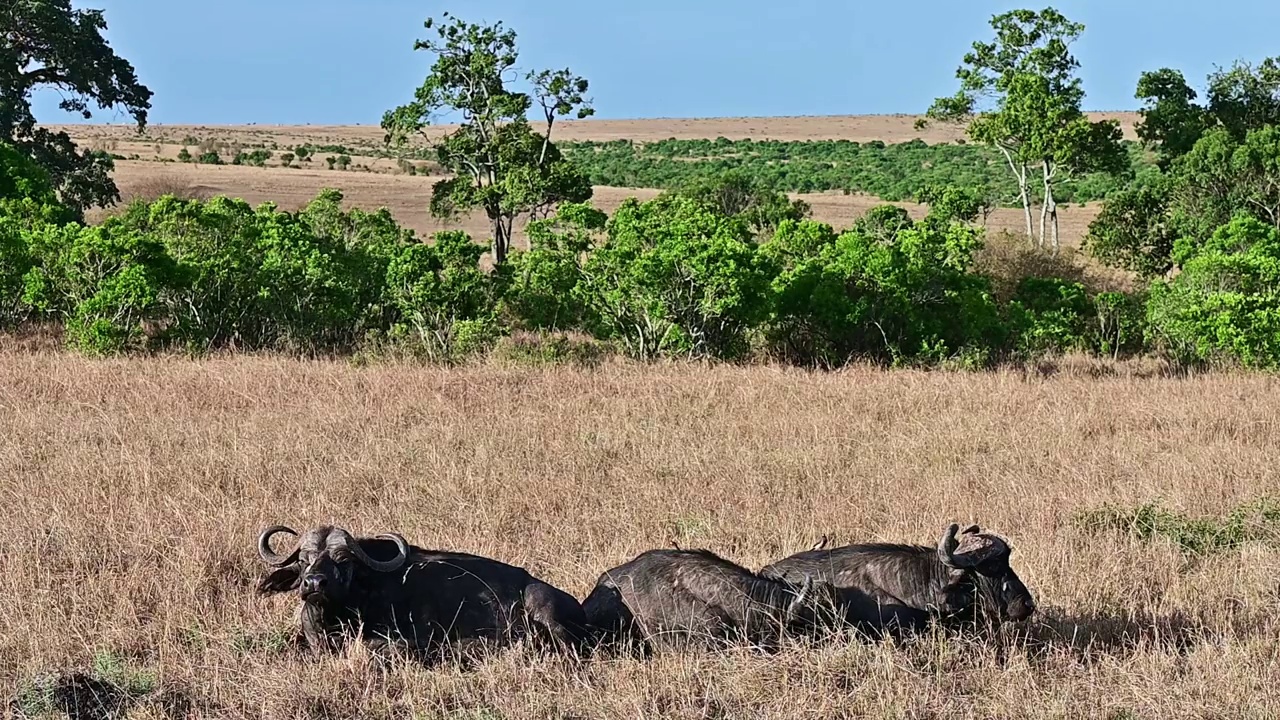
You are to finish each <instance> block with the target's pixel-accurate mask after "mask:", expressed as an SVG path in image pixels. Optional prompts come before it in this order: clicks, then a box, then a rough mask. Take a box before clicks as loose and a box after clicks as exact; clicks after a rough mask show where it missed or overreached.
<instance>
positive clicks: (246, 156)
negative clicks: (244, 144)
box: [231, 150, 271, 167]
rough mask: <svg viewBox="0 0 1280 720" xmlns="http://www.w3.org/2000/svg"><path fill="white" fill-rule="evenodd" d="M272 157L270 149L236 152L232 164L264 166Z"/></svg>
mask: <svg viewBox="0 0 1280 720" xmlns="http://www.w3.org/2000/svg"><path fill="white" fill-rule="evenodd" d="M270 159H271V151H270V150H254V151H253V152H247V153H246V152H240V153H236V157H235V159H234V160H232V161H231V164H232V165H253V166H254V167H263V166H264V165H266V164H267V161H268V160H270Z"/></svg>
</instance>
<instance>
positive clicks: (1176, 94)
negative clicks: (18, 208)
mask: <svg viewBox="0 0 1280 720" xmlns="http://www.w3.org/2000/svg"><path fill="white" fill-rule="evenodd" d="M1134 97H1135V98H1137V99H1139V100H1143V101H1145V102H1144V104H1143V107H1142V109H1141V110H1139V111H1138V115H1139V116H1140V117H1141V118H1142V119H1141V120H1140V121H1139V122H1138V123H1137V125H1136V126H1135V128H1134V130H1135V131H1136V132H1137V134H1138V137H1139V138H1140V139H1141V140H1142V141H1143V143H1145V144H1146V145H1147V147H1150V148H1153V149H1155V150H1156V151H1157V153H1158V154H1159V163H1158V164H1159V166H1160V169H1162V170H1167V169H1168V168H1169V165H1170V163H1172V162H1173V161H1174V160H1176V159H1177V158H1178V157H1180V156H1182V155H1184V154H1186V153H1187V152H1188V151H1189V150H1191V147H1192V146H1193V145H1195V144H1196V141H1197V140H1199V139H1200V136H1201V135H1203V134H1204V131H1205V130H1206V129H1207V128H1208V126H1209V123H1210V121H1211V117H1210V116H1209V114H1208V112H1207V111H1206V110H1205V109H1204V108H1202V107H1200V106H1199V105H1196V104H1195V99H1196V91H1195V90H1192V89H1191V87H1190V86H1189V85H1187V81H1186V78H1184V77H1183V76H1182V73H1181V72H1179V71H1177V70H1171V69H1169V68H1161V69H1159V70H1155V71H1152V72H1145V73H1143V74H1142V76H1141V77H1139V78H1138V90H1137V92H1135V93H1134Z"/></svg>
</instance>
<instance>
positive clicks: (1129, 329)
mask: <svg viewBox="0 0 1280 720" xmlns="http://www.w3.org/2000/svg"><path fill="white" fill-rule="evenodd" d="M1146 302H1147V299H1146V294H1145V293H1121V292H1103V293H1098V295H1097V296H1096V297H1094V299H1093V304H1094V320H1095V324H1094V329H1093V333H1092V340H1091V342H1090V349H1091V350H1093V351H1094V352H1096V353H1100V354H1102V355H1110V356H1111V357H1113V358H1119V357H1121V356H1129V355H1136V354H1138V353H1141V352H1143V351H1144V350H1145V349H1146V336H1147V317H1146Z"/></svg>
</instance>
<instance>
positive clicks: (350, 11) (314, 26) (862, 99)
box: [37, 0, 1280, 124]
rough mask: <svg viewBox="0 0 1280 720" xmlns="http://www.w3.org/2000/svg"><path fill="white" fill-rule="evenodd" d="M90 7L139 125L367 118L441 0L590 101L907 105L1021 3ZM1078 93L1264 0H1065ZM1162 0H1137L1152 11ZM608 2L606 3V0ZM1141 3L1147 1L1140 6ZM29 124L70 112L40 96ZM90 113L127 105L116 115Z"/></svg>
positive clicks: (408, 87)
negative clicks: (584, 84)
mask: <svg viewBox="0 0 1280 720" xmlns="http://www.w3.org/2000/svg"><path fill="white" fill-rule="evenodd" d="M75 5H76V7H99V8H103V9H104V10H105V11H106V17H107V23H108V25H109V26H110V30H109V32H108V39H109V40H110V41H111V43H112V45H113V47H115V48H116V49H117V51H118V52H120V53H121V54H122V55H124V56H125V57H126V58H128V59H129V60H130V61H131V62H132V63H133V64H134V66H135V67H136V68H137V70H138V75H139V77H140V78H141V79H142V81H143V82H144V83H146V84H147V85H148V86H149V87H150V88H151V89H152V90H153V91H154V92H155V98H154V100H153V105H154V107H153V110H152V115H151V121H152V122H156V123H211V124H214V123H247V122H256V123H264V124H267V123H284V124H303V123H310V124H352V123H361V124H376V123H377V122H378V121H379V119H380V118H381V116H382V112H383V111H384V110H386V109H388V108H390V107H393V106H395V105H397V104H400V103H402V102H404V101H406V100H407V99H408V98H410V97H411V94H412V91H413V89H414V88H415V87H417V86H418V85H419V84H420V83H421V81H422V78H423V76H424V75H425V73H426V70H427V68H428V66H429V64H430V55H429V54H428V53H425V52H417V53H415V52H413V51H412V46H413V41H414V39H415V38H417V37H422V36H424V35H425V34H426V33H427V32H428V31H426V30H424V29H423V27H422V21H423V20H424V19H426V17H427V16H429V15H438V14H439V13H440V12H441V11H444V10H449V11H451V12H453V13H454V14H456V15H459V16H461V17H462V18H464V19H467V20H472V21H496V20H502V21H503V22H505V23H506V24H507V25H508V26H510V27H512V28H513V29H515V30H516V31H517V32H518V33H519V35H520V47H521V65H522V67H526V68H544V67H564V66H568V67H570V68H572V69H573V70H574V71H576V72H578V73H579V74H581V75H584V76H586V77H587V78H588V79H589V80H590V81H591V84H592V92H591V94H592V95H593V97H594V99H595V105H596V109H597V116H598V117H603V118H642V117H708V116H747V115H843V114H863V113H914V112H921V111H923V110H924V109H926V108H927V107H928V105H929V103H930V101H931V100H932V99H933V98H934V97H936V96H938V95H943V94H949V93H950V92H953V91H954V90H955V80H954V71H955V69H956V66H957V65H958V64H959V61H960V58H961V56H962V55H963V54H964V52H965V51H966V50H967V49H968V47H969V46H970V44H971V43H972V42H973V41H974V40H978V39H983V40H985V39H987V38H988V37H989V36H990V28H989V27H988V25H987V23H988V21H989V19H990V17H991V15H992V14H994V13H997V12H1002V11H1004V10H1008V9H1012V8H1015V7H1032V8H1037V9H1038V8H1040V7H1042V5H1040V4H1036V3H1033V4H1027V3H1018V2H1012V3H1011V2H957V0H908V1H902V0H897V1H893V0H891V1H890V2H868V1H866V0H843V1H842V0H788V1H787V2H781V3H779V2H774V1H771V0H649V1H648V2H627V1H626V0H613V1H611V2H609V1H606V2H601V1H600V0H596V1H595V2H589V1H587V0H552V1H551V2H540V3H535V2H528V1H525V2H521V1H520V0H467V1H466V2H455V3H444V2H437V1H434V0H427V1H423V0H418V1H417V2H413V1H410V0H268V1H267V2H263V1H262V0H220V1H219V2H217V3H212V2H208V3H206V2H191V1H190V0H187V1H179V2H168V3H162V2H160V0H89V2H87V3H86V2H84V1H83V0H75ZM1054 7H1057V8H1058V9H1059V10H1061V11H1062V12H1063V13H1064V14H1066V15H1067V16H1068V17H1069V18H1071V19H1073V20H1076V21H1079V22H1083V23H1085V25H1086V30H1085V34H1084V37H1083V39H1082V40H1081V42H1080V43H1079V44H1078V45H1077V46H1076V47H1075V52H1076V55H1077V57H1078V58H1079V59H1080V61H1081V63H1082V65H1083V71H1082V73H1083V77H1084V80H1085V89H1086V90H1087V92H1088V93H1089V97H1088V99H1087V100H1086V105H1087V107H1088V109H1093V110H1123V109H1132V108H1134V107H1135V106H1136V101H1135V100H1134V99H1133V89H1134V84H1135V82H1136V80H1137V77H1138V74H1139V73H1141V72H1142V71H1143V70H1148V69H1155V68H1158V67H1164V66H1170V67H1176V68H1179V69H1181V70H1183V72H1185V73H1186V74H1187V77H1188V79H1189V80H1191V82H1192V83H1193V84H1194V85H1196V86H1197V87H1198V86H1199V85H1201V84H1202V83H1203V81H1204V76H1205V75H1206V74H1207V73H1208V72H1210V71H1211V70H1212V69H1213V67H1214V65H1215V64H1216V65H1229V64H1230V63H1231V62H1232V61H1233V60H1235V59H1237V58H1243V59H1246V60H1252V61H1257V60H1260V59H1262V58H1263V57H1266V56H1268V55H1273V54H1280V45H1277V44H1276V42H1275V29H1276V27H1278V26H1280V3H1276V2H1273V1H1269V0H1217V1H1216V2H1204V1H1203V0H1200V1H1191V0H1164V2H1159V3H1157V2H1155V0H1087V1H1085V0H1073V1H1071V2H1058V3H1055V4H1054ZM1157 7H1158V8H1159V10H1154V8H1157ZM606 8H607V9H606ZM1153 10H1154V11H1153ZM37 115H38V117H39V118H40V119H41V120H42V121H44V122H62V121H68V120H70V121H75V118H71V117H68V116H66V115H65V114H63V113H61V112H60V111H58V109H57V106H56V96H50V95H49V94H42V95H40V96H39V97H38V98H37ZM95 120H97V121H108V122H112V121H114V122H122V121H127V116H122V115H120V114H117V113H114V112H106V113H99V114H98V115H97V116H96V117H95Z"/></svg>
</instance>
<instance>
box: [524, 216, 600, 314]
mask: <svg viewBox="0 0 1280 720" xmlns="http://www.w3.org/2000/svg"><path fill="white" fill-rule="evenodd" d="M607 221H608V217H607V216H606V215H605V214H604V213H602V212H600V211H599V210H596V209H595V208H593V207H591V206H590V205H588V204H586V203H581V204H579V203H566V204H564V205H562V206H561V207H560V208H559V210H558V212H557V214H556V216H555V217H552V218H548V219H545V220H534V221H532V222H530V223H529V225H528V227H527V229H526V232H527V233H528V235H529V245H530V249H529V250H528V251H527V252H522V251H515V252H513V253H512V254H511V255H510V256H508V258H507V263H506V264H505V265H504V266H503V268H502V273H503V274H502V275H501V277H500V281H501V284H502V302H501V313H502V315H503V316H504V317H505V318H507V319H508V322H509V323H510V324H511V325H512V326H513V327H515V328H518V329H527V330H556V329H572V328H577V329H583V330H591V329H595V328H598V326H599V319H598V317H597V316H596V315H595V314H594V313H593V312H592V311H591V309H590V307H589V306H588V304H587V302H586V301H585V296H584V294H583V288H582V287H580V284H581V282H582V262H583V259H584V258H585V256H586V254H587V253H588V252H590V251H591V249H592V248H594V246H595V243H596V241H597V239H598V236H599V235H600V234H601V231H602V230H603V229H604V227H605V225H606V223H607Z"/></svg>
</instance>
